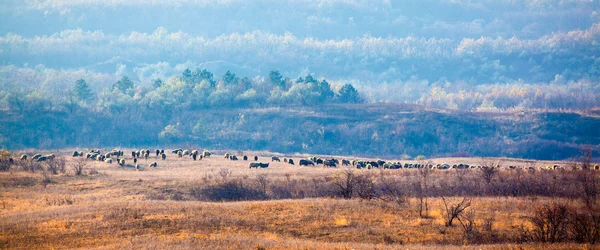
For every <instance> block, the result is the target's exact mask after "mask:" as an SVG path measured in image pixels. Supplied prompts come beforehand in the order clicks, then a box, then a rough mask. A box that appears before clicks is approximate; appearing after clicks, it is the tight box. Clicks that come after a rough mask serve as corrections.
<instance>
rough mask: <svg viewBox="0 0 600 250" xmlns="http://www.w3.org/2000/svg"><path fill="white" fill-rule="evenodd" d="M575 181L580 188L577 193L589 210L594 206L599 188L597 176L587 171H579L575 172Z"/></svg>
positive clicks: (599, 182)
mask: <svg viewBox="0 0 600 250" xmlns="http://www.w3.org/2000/svg"><path fill="white" fill-rule="evenodd" d="M576 180H577V184H578V186H579V188H580V191H579V192H578V193H580V194H581V199H582V201H583V203H584V204H585V205H586V206H587V207H588V208H589V209H591V208H592V207H593V206H594V205H595V204H596V200H597V197H598V190H599V188H600V181H599V180H598V174H597V173H596V172H595V171H593V170H589V169H584V170H580V171H578V172H577V176H576Z"/></svg>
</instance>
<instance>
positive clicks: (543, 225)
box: [528, 203, 569, 243]
mask: <svg viewBox="0 0 600 250" xmlns="http://www.w3.org/2000/svg"><path fill="white" fill-rule="evenodd" d="M568 211H569V208H568V206H567V205H565V204H556V203H552V204H548V205H543V206H541V207H539V208H537V209H536V211H535V214H534V215H533V216H531V217H529V218H528V220H529V221H530V222H531V223H532V224H533V230H532V231H531V236H532V238H533V240H535V241H539V242H550V243H556V242H562V241H565V240H566V239H567V232H568V231H567V229H568V225H569V223H568V222H569V221H568V215H569V213H568Z"/></svg>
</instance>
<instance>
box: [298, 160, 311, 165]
mask: <svg viewBox="0 0 600 250" xmlns="http://www.w3.org/2000/svg"><path fill="white" fill-rule="evenodd" d="M298 163H299V164H300V166H308V165H311V166H314V165H315V163H314V162H312V161H311V160H304V159H302V160H300V162H298Z"/></svg>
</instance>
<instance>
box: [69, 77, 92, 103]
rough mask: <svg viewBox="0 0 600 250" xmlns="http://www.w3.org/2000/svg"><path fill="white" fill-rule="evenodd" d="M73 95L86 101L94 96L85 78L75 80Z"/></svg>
mask: <svg viewBox="0 0 600 250" xmlns="http://www.w3.org/2000/svg"><path fill="white" fill-rule="evenodd" d="M73 95H75V97H76V98H77V99H78V100H80V101H86V100H89V99H90V98H92V90H90V86H89V85H88V84H87V82H85V80H83V79H79V80H77V82H75V87H74V88H73Z"/></svg>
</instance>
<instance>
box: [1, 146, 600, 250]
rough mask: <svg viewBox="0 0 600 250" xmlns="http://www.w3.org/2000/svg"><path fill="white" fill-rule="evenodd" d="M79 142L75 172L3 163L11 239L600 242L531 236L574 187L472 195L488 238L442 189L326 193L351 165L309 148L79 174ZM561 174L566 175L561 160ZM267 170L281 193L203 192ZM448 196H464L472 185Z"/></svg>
mask: <svg viewBox="0 0 600 250" xmlns="http://www.w3.org/2000/svg"><path fill="white" fill-rule="evenodd" d="M130 152H131V151H130V150H125V158H126V159H127V162H128V163H131V156H130V155H128V153H130ZM218 153H223V152H218ZM234 153H236V152H234ZM69 154H70V152H69V151H68V150H65V151H61V152H58V155H59V158H63V159H65V160H66V161H67V163H66V166H67V171H66V173H59V174H56V175H52V174H50V173H48V172H47V171H43V170H38V171H34V172H32V171H20V170H18V169H17V168H14V169H11V170H9V171H7V172H0V190H1V191H0V248H3V249H57V248H58V249H63V248H81V249H96V248H102V249H105V248H108V249H122V248H134V249H165V248H177V249H180V248H184V249H187V248H191V249H290V248H291V249H418V248H437V249H458V248H461V249H462V248H466V249H541V248H544V249H594V248H598V246H597V245H589V244H576V243H561V244H542V243H529V242H527V241H526V240H523V239H521V237H522V234H520V233H519V232H521V230H527V229H531V228H532V225H531V223H530V221H529V220H528V219H527V218H528V217H531V216H532V215H533V214H534V212H535V208H536V207H538V206H540V205H541V204H550V203H553V202H561V203H568V204H571V205H573V206H576V207H579V206H581V204H580V202H579V201H578V200H576V199H570V198H568V197H523V196H516V197H509V196H482V197H472V199H473V201H472V205H471V207H469V208H468V210H469V211H471V213H472V216H473V218H475V219H474V221H475V223H476V225H484V224H486V223H488V224H490V225H491V228H489V229H488V231H487V232H486V233H485V234H482V236H481V237H489V238H490V239H487V241H486V242H485V243H484V244H477V243H473V242H472V241H468V240H467V239H466V238H465V237H464V230H463V227H462V226H461V224H459V223H458V222H457V223H456V224H455V225H454V226H450V227H447V226H445V225H444V219H443V216H444V209H443V208H444V206H443V203H442V200H441V198H440V197H435V196H432V197H429V198H428V206H429V210H428V211H427V212H426V215H425V216H419V213H418V210H417V209H416V207H417V206H418V204H419V200H418V198H416V197H414V196H410V195H407V198H406V201H405V202H403V203H394V202H389V201H387V200H384V199H371V200H367V199H360V198H353V199H349V200H345V199H341V198H335V197H333V196H331V195H329V194H328V193H326V192H325V194H322V195H320V194H316V193H315V192H316V191H315V190H317V189H318V188H314V190H312V189H310V188H309V187H310V186H315V187H316V186H318V185H319V182H326V181H327V180H328V178H332V176H335V175H337V174H340V173H341V172H342V171H345V169H344V168H324V167H322V166H317V167H300V166H298V165H297V164H298V160H299V159H302V158H305V156H304V155H294V156H292V157H293V159H294V160H295V161H296V165H294V166H292V165H288V164H286V163H283V162H280V163H278V162H275V163H271V165H270V166H269V168H266V169H249V168H248V162H246V161H229V160H226V159H223V157H222V156H221V155H213V156H212V157H211V158H208V159H203V160H201V161H193V160H192V159H191V158H189V157H183V158H178V157H177V156H176V155H173V154H170V153H169V154H168V157H167V160H166V161H162V160H159V159H155V157H154V156H150V158H149V159H148V160H145V159H143V158H142V159H140V163H141V165H142V166H144V168H143V169H142V170H141V171H136V170H135V169H131V168H121V167H119V166H118V165H117V164H116V163H113V164H106V163H103V162H97V161H86V163H87V166H86V170H85V171H84V172H85V174H84V175H82V176H75V175H74V174H73V173H72V171H71V169H70V168H69V166H70V165H71V164H73V163H74V161H76V160H75V158H72V157H70V156H68V155H69ZM246 154H247V155H249V156H254V155H255V154H259V155H261V156H260V159H259V161H263V162H271V161H270V155H272V154H271V153H264V152H263V153H254V152H246ZM267 157H268V158H267ZM282 157H283V156H282ZM288 157H289V156H288ZM481 161H482V159H476V158H450V159H432V160H431V162H433V163H449V164H454V163H468V164H474V165H477V164H480V162H481ZM152 162H157V163H158V167H157V168H149V167H147V166H148V164H150V163H152ZM401 162H402V163H404V162H414V161H401ZM502 164H503V165H504V166H508V165H519V166H525V165H526V164H530V165H529V166H531V164H532V163H530V162H529V161H522V160H519V159H503V163H502ZM549 164H563V165H565V164H568V163H565V162H560V163H559V162H536V164H535V165H536V166H545V165H549ZM224 169H225V170H224ZM226 170H227V171H226ZM415 171H417V170H414V169H409V170H363V169H361V170H355V173H356V174H357V175H361V174H368V173H376V174H382V175H389V176H405V175H406V176H408V175H411V174H414V173H415ZM453 171H455V170H435V171H434V174H433V179H432V180H433V181H432V183H436V180H437V179H444V178H450V177H451V178H454V176H457V175H456V174H454V173H452V174H450V173H451V172H453ZM469 171H473V172H474V171H476V170H469ZM503 171H508V170H503ZM438 172H439V173H438ZM263 174H264V175H263ZM556 174H557V175H559V176H560V175H561V173H559V172H558V171H556ZM565 175H568V174H567V173H565ZM261 176H263V177H264V176H267V177H268V183H269V185H266V186H265V187H266V188H265V191H266V193H268V194H272V195H271V196H269V197H271V198H265V199H264V200H252V201H230V202H210V201H202V200H199V199H197V197H196V196H194V191H193V190H194V188H199V187H204V186H210V185H216V184H218V183H225V182H227V181H229V180H239V181H240V183H245V185H248V186H252V187H256V186H257V184H258V183H259V182H258V181H257V180H258V179H260V177H261ZM501 176H503V175H501ZM436 178H437V179H436ZM473 178H475V177H473ZM275 183H279V184H281V183H284V184H285V183H287V184H288V185H291V184H294V185H295V187H296V188H294V192H293V193H294V194H295V195H293V197H298V196H302V197H303V198H295V199H276V198H272V196H273V195H274V193H275V192H276V188H275V185H274V184H275ZM271 184H273V186H271ZM284 184H281V185H284ZM434 185H435V184H434ZM311 190H312V191H311ZM317 191H318V190H317ZM298 193H301V195H299V194H298ZM446 199H449V200H451V201H453V202H457V201H458V200H460V199H461V197H457V196H455V197H446Z"/></svg>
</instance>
